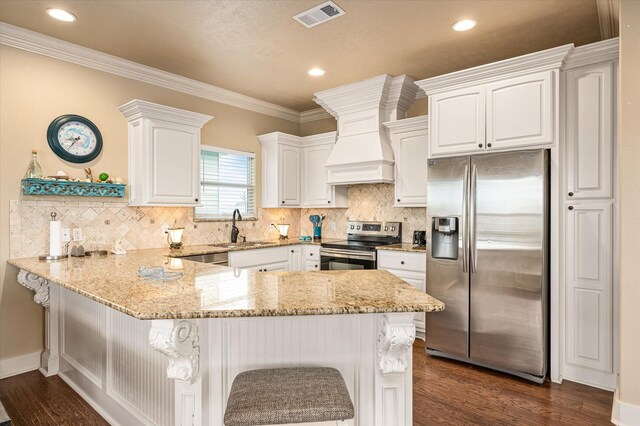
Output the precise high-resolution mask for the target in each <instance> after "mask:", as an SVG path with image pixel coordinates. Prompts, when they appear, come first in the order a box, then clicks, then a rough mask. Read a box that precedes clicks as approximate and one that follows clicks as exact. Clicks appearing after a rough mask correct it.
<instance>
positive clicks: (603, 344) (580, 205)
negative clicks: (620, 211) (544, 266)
mask: <svg viewBox="0 0 640 426" xmlns="http://www.w3.org/2000/svg"><path fill="white" fill-rule="evenodd" d="M612 212H613V202H612V201H610V200H607V201H589V202H577V203H571V204H569V205H568V206H567V210H566V221H565V224H566V233H565V235H566V241H565V250H566V252H565V279H566V318H567V320H566V330H565V333H566V361H567V366H566V368H565V372H564V374H565V377H566V378H568V379H575V378H580V379H581V380H582V381H586V382H589V383H593V384H598V385H600V386H605V387H610V388H615V386H616V378H615V374H613V311H612V306H613V303H612V302H613V265H612V262H613V258H612V256H611V253H612V250H613V215H612Z"/></svg>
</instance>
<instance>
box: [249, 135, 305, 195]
mask: <svg viewBox="0 0 640 426" xmlns="http://www.w3.org/2000/svg"><path fill="white" fill-rule="evenodd" d="M298 139H299V138H298V137H297V136H293V135H288V134H286V133H281V132H275V133H269V134H267V135H262V136H258V140H259V141H260V143H261V144H262V207H300V200H301V198H300V197H301V193H302V191H301V179H302V173H301V159H300V147H299V141H298Z"/></svg>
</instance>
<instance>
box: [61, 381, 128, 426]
mask: <svg viewBox="0 0 640 426" xmlns="http://www.w3.org/2000/svg"><path fill="white" fill-rule="evenodd" d="M58 377H60V378H61V379H62V381H64V382H65V383H66V384H68V385H69V387H70V388H71V389H73V390H74V391H75V392H76V393H77V394H78V395H80V398H82V399H84V400H85V401H86V403H87V404H89V405H90V406H91V408H93V409H94V410H96V412H97V413H98V414H100V416H102V418H103V419H105V420H106V421H107V423H109V424H110V425H114V426H122V425H121V424H120V423H119V422H117V421H116V420H115V419H114V418H113V417H111V416H110V415H109V413H107V411H106V410H105V409H104V408H103V407H102V406H101V405H100V404H98V403H97V402H96V400H95V399H93V398H92V397H91V396H89V394H88V393H87V392H85V391H84V389H82V388H81V387H80V386H78V385H77V384H76V383H75V382H74V381H73V380H71V379H70V378H69V377H68V376H67V375H66V374H64V373H62V372H59V373H58Z"/></svg>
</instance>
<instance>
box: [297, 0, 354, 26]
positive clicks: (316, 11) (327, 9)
mask: <svg viewBox="0 0 640 426" xmlns="http://www.w3.org/2000/svg"><path fill="white" fill-rule="evenodd" d="M344 14H345V11H344V10H342V9H340V7H338V5H337V4H335V3H334V2H332V1H327V2H324V3H322V4H320V5H318V6H316V7H314V8H311V9H309V10H305V11H304V12H302V13H299V14H297V15H296V16H294V17H293V19H295V20H296V21H298V22H300V23H301V24H302V25H304V26H305V27H307V28H311V27H315V26H316V25H319V24H322V23H323V22H327V21H330V20H332V19H333V18H337V17H338V16H342V15H344Z"/></svg>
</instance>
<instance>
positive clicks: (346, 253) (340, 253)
mask: <svg viewBox="0 0 640 426" xmlns="http://www.w3.org/2000/svg"><path fill="white" fill-rule="evenodd" d="M320 256H331V257H338V258H340V259H354V260H376V252H375V251H373V252H371V253H369V252H367V253H366V254H364V253H363V252H356V251H353V250H340V249H332V248H323V249H320Z"/></svg>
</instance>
